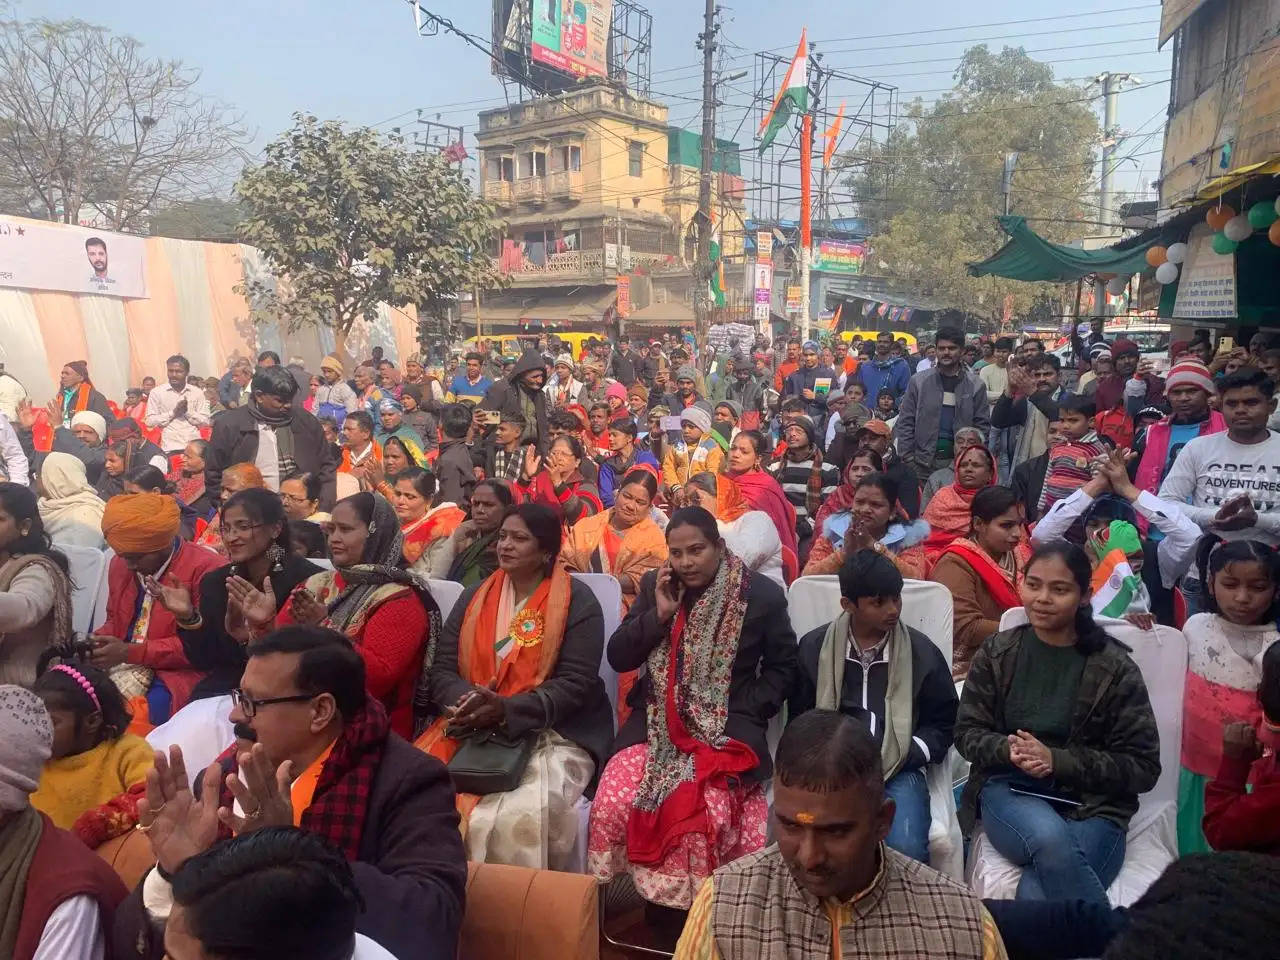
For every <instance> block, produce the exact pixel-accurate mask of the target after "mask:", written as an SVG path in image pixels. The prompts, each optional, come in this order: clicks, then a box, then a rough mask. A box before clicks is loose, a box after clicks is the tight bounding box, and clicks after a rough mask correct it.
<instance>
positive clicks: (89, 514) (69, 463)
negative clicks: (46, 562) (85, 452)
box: [36, 453, 106, 550]
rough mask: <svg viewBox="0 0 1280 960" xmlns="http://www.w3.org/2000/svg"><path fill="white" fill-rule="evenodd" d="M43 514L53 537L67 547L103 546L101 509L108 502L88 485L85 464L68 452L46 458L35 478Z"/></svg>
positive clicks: (95, 548)
mask: <svg viewBox="0 0 1280 960" xmlns="http://www.w3.org/2000/svg"><path fill="white" fill-rule="evenodd" d="M36 488H37V490H38V492H39V493H40V518H41V520H43V521H44V529H45V532H46V533H48V534H49V538H50V539H51V540H56V541H57V542H58V544H59V545H60V546H64V547H89V548H90V549H93V550H101V549H102V548H103V546H104V543H103V540H102V511H103V509H104V508H105V506H106V504H104V503H103V502H102V498H101V497H99V496H98V494H97V493H96V492H95V491H94V489H93V487H91V486H90V485H89V480H88V478H87V477H86V476H85V472H84V464H83V463H81V462H80V461H79V460H77V459H76V458H75V457H73V456H71V454H69V453H51V454H49V455H48V456H47V457H45V458H44V464H43V465H42V466H41V467H40V475H39V477H38V478H37V479H36Z"/></svg>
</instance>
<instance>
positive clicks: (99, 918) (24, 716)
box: [0, 684, 126, 960]
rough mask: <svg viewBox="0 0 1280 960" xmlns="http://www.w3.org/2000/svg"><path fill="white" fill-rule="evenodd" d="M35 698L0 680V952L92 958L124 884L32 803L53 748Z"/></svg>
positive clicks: (21, 959) (24, 957)
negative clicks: (0, 866) (0, 878)
mask: <svg viewBox="0 0 1280 960" xmlns="http://www.w3.org/2000/svg"><path fill="white" fill-rule="evenodd" d="M53 737H54V732H53V724H52V723H51V722H50V719H49V714H48V712H47V711H46V710H45V706H44V704H43V703H42V702H41V700H40V697H38V696H37V695H36V694H34V693H32V692H31V691H30V690H26V689H23V688H22V687H17V686H11V685H7V684H6V685H3V686H0V861H2V862H3V863H4V878H5V882H4V883H3V884H0V908H2V909H3V911H4V917H5V920H4V922H3V923H0V956H4V957H6V958H13V960H46V958H47V960H53V958H58V960H62V958H64V957H65V958H76V960H79V958H97V957H101V956H103V952H104V951H103V946H104V943H105V942H106V939H107V937H109V936H110V934H111V930H112V926H113V923H114V915H115V910H116V907H117V906H118V905H119V904H120V902H121V901H122V900H124V898H125V896H126V891H125V888H124V886H123V885H122V884H121V883H120V878H119V877H117V876H116V874H115V871H113V870H112V869H111V867H110V865H109V864H108V863H107V862H106V861H105V860H103V859H102V858H101V857H99V856H98V855H97V854H95V853H93V852H92V851H90V850H89V849H88V848H87V847H86V846H85V845H84V844H83V843H81V842H80V840H79V838H77V837H75V836H73V835H72V834H70V833H68V832H67V831H65V830H61V829H59V828H58V827H56V826H54V824H53V823H52V822H51V821H50V820H49V818H48V817H47V816H45V815H44V814H42V813H41V812H39V811H38V810H37V809H36V808H35V807H33V806H32V805H31V794H32V792H34V791H35V789H36V785H37V784H38V783H39V782H40V779H41V776H42V774H43V768H44V765H45V762H46V761H47V760H48V759H49V757H50V754H51V752H52V747H53Z"/></svg>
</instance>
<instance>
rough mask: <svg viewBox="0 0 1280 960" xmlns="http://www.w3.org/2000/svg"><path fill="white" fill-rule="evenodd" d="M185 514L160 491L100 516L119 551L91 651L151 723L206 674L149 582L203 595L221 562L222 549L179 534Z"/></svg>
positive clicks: (141, 718)
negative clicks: (211, 548)
mask: <svg viewBox="0 0 1280 960" xmlns="http://www.w3.org/2000/svg"><path fill="white" fill-rule="evenodd" d="M179 520H180V517H179V513H178V506H177V503H176V502H175V501H174V499H173V497H166V496H163V495H161V494H158V493H137V494H124V495H122V496H119V497H113V498H112V499H111V501H110V502H109V503H108V504H107V509H106V511H105V512H104V513H103V516H102V532H103V534H104V535H105V536H106V539H107V544H108V546H110V547H111V549H112V550H113V551H114V552H115V556H113V557H112V558H111V562H110V564H109V566H108V567H107V584H108V587H109V595H108V598H107V609H106V619H105V620H103V621H102V624H101V625H100V626H99V627H98V628H97V629H96V630H94V631H93V634H92V636H91V637H90V638H89V639H90V640H91V641H92V642H93V651H92V653H91V654H90V657H91V660H92V662H93V665H94V666H95V667H98V668H100V669H102V670H106V671H108V673H109V674H110V675H111V679H112V680H113V681H114V682H115V684H116V686H117V687H119V688H120V691H121V693H123V694H124V696H125V699H126V700H127V701H128V703H129V705H130V709H131V712H132V713H133V715H134V721H135V724H138V725H139V726H140V727H142V728H146V729H149V728H150V727H152V726H158V725H159V724H161V723H164V722H165V721H166V720H168V719H169V718H170V717H171V716H173V714H175V713H177V712H178V711H179V710H181V709H182V708H183V707H184V706H186V705H187V702H188V701H189V700H190V699H191V695H192V691H193V690H194V689H195V686H196V684H197V683H198V682H199V681H200V679H201V677H202V674H201V672H200V671H198V670H196V669H195V668H194V667H193V666H192V664H191V662H190V661H189V660H188V659H187V654H186V651H185V650H184V649H183V644H182V639H181V638H180V637H179V635H178V623H177V620H176V619H175V617H174V615H173V613H171V612H170V611H169V610H168V609H167V608H166V607H165V606H164V604H163V603H157V602H156V596H155V593H154V592H153V591H151V590H150V589H148V586H147V583H148V581H149V580H153V579H154V580H158V581H163V583H164V584H165V585H166V586H168V587H176V588H181V589H185V590H186V591H187V592H188V594H189V595H190V596H199V595H200V590H201V581H202V580H203V579H204V578H205V577H206V576H209V575H213V571H215V570H216V569H217V568H219V567H220V566H222V558H221V557H219V556H218V555H217V554H216V553H213V552H212V551H209V550H206V549H204V548H203V547H198V546H196V545H194V544H192V543H190V542H189V541H186V540H183V539H181V538H180V537H179V535H178V534H179Z"/></svg>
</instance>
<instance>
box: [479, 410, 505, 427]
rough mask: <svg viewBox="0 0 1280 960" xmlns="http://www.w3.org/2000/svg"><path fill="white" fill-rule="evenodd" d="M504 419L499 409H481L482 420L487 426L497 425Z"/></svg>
mask: <svg viewBox="0 0 1280 960" xmlns="http://www.w3.org/2000/svg"><path fill="white" fill-rule="evenodd" d="M501 421H502V414H501V413H500V412H499V411H497V410H481V411H480V422H481V423H483V424H484V425H485V426H486V427H493V426H497V424H498V423H500V422H501Z"/></svg>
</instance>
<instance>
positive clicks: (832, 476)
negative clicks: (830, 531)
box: [769, 456, 840, 540]
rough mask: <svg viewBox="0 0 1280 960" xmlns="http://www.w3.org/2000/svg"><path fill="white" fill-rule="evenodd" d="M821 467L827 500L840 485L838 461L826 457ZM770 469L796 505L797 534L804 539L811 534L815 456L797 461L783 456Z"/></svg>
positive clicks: (823, 494)
mask: <svg viewBox="0 0 1280 960" xmlns="http://www.w3.org/2000/svg"><path fill="white" fill-rule="evenodd" d="M818 470H819V471H820V473H821V476H822V494H821V500H826V498H827V497H829V496H831V495H832V494H833V493H835V492H836V487H838V486H839V485H840V471H839V470H838V469H837V468H836V466H835V464H833V463H827V462H825V461H824V462H823V464H822V465H821V466H820V467H818ZM769 473H770V474H772V475H773V478H774V479H775V480H777V481H778V485H779V486H780V487H782V492H783V493H785V494H786V495H787V499H788V500H789V501H791V505H792V506H793V507H795V508H796V535H797V536H798V537H799V538H800V539H801V540H804V539H807V538H808V537H810V536H812V534H813V518H812V517H811V516H810V512H809V476H810V474H812V473H813V458H810V459H808V460H801V461H799V462H796V461H794V460H790V459H788V458H787V457H786V456H783V457H782V459H780V460H776V461H774V462H773V463H771V464H769ZM819 502H821V501H819Z"/></svg>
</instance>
